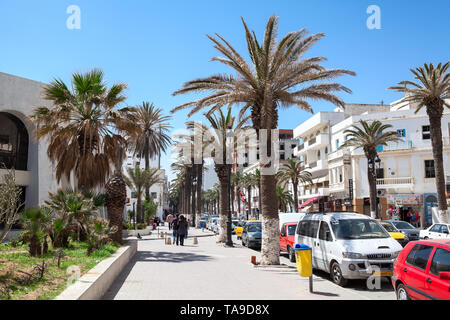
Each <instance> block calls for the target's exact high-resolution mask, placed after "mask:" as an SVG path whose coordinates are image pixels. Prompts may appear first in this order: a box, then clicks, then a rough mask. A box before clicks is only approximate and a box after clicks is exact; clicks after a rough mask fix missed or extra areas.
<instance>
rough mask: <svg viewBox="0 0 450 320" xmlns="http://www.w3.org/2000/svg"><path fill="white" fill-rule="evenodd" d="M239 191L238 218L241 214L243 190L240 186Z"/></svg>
mask: <svg viewBox="0 0 450 320" xmlns="http://www.w3.org/2000/svg"><path fill="white" fill-rule="evenodd" d="M237 193H238V196H237V198H238V199H237V202H238V218H239V217H240V215H241V190H240V189H239V188H237Z"/></svg>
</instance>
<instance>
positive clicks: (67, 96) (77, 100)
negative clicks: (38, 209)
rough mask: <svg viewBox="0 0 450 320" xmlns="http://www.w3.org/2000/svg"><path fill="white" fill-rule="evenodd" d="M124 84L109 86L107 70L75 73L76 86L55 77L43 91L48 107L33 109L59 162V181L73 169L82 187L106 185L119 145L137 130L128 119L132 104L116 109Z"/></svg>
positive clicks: (41, 132) (49, 151)
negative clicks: (70, 85) (49, 103)
mask: <svg viewBox="0 0 450 320" xmlns="http://www.w3.org/2000/svg"><path fill="white" fill-rule="evenodd" d="M126 87H127V86H126V85H125V84H123V83H119V84H114V85H113V86H111V87H110V88H108V87H107V86H106V84H105V82H104V79H103V72H102V71H101V70H98V69H94V70H92V71H90V72H87V73H84V74H80V73H74V74H72V88H69V87H68V86H67V85H66V84H65V83H64V82H63V81H62V80H61V79H54V80H53V81H52V82H51V83H50V84H49V85H46V86H45V87H44V89H43V96H44V99H45V100H49V101H51V102H52V103H53V105H52V106H51V107H50V108H47V107H39V108H36V109H34V110H33V113H32V115H31V118H32V119H33V120H34V122H35V123H36V124H37V127H38V133H37V137H38V139H43V138H48V139H49V146H48V149H47V154H48V156H49V158H50V160H51V161H52V162H53V163H55V164H56V178H57V180H58V182H59V181H60V180H61V177H62V176H63V175H64V176H66V177H67V178H68V179H70V174H71V172H74V173H75V177H76V179H77V184H78V188H79V189H80V190H82V191H87V190H90V189H92V188H94V187H97V186H102V185H104V183H105V182H106V180H107V178H108V176H109V175H110V173H111V171H112V165H113V164H114V162H115V161H116V160H117V152H116V151H117V149H118V148H120V147H121V146H122V145H126V137H127V136H130V135H132V134H134V133H135V130H136V129H135V128H134V126H133V125H132V122H131V121H130V118H131V116H130V113H131V111H132V109H131V108H127V107H126V108H120V109H119V108H118V106H119V105H120V104H121V103H122V102H124V101H125V99H126V96H125V95H124V90H125V89H126Z"/></svg>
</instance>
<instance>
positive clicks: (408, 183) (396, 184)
mask: <svg viewBox="0 0 450 320" xmlns="http://www.w3.org/2000/svg"><path fill="white" fill-rule="evenodd" d="M413 185H414V178H413V177H395V178H382V179H377V188H379V189H393V188H401V187H412V186H413Z"/></svg>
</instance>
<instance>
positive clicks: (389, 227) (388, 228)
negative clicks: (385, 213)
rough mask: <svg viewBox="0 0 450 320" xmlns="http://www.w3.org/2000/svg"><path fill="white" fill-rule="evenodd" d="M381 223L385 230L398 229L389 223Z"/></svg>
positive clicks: (395, 230) (394, 230) (393, 230)
mask: <svg viewBox="0 0 450 320" xmlns="http://www.w3.org/2000/svg"><path fill="white" fill-rule="evenodd" d="M381 225H382V226H383V228H385V229H386V231H387V232H398V230H397V229H395V227H394V226H393V225H392V224H390V223H382V224H381Z"/></svg>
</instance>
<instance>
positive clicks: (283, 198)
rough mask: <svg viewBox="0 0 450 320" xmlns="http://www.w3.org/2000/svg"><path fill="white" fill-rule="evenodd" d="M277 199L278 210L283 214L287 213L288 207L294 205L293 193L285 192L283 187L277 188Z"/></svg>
mask: <svg viewBox="0 0 450 320" xmlns="http://www.w3.org/2000/svg"><path fill="white" fill-rule="evenodd" d="M277 199H278V202H277V203H278V210H280V211H281V212H287V206H288V205H292V204H293V203H294V199H292V195H291V192H290V191H289V190H284V188H283V187H282V186H277Z"/></svg>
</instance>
